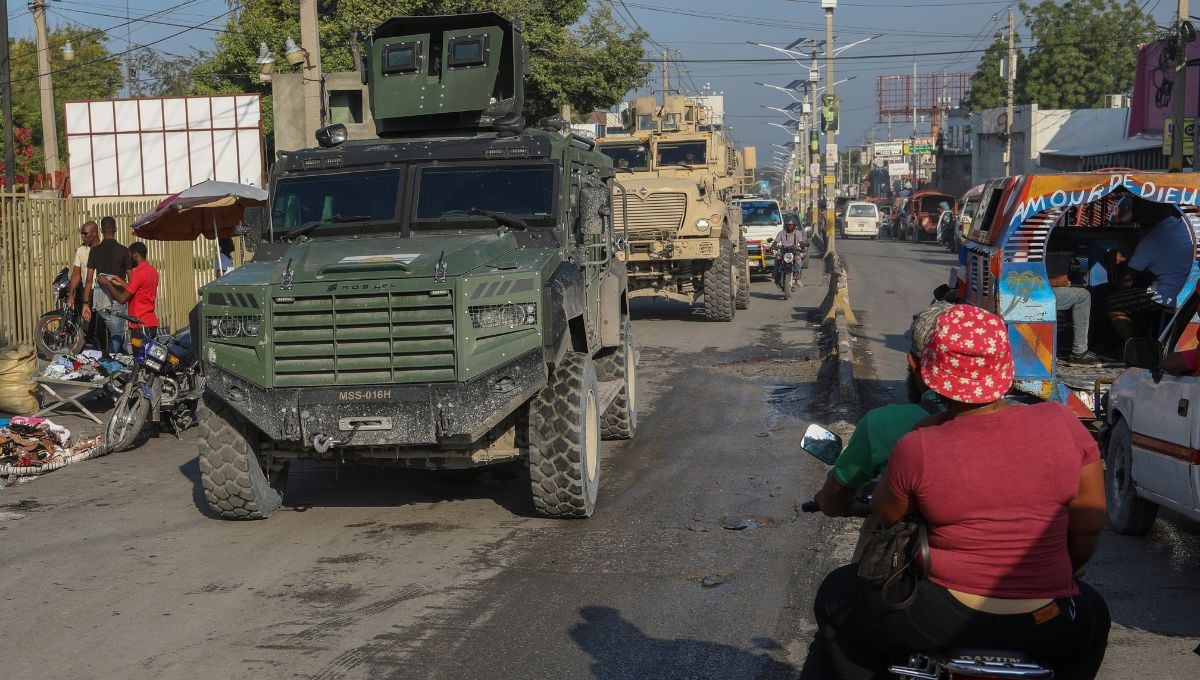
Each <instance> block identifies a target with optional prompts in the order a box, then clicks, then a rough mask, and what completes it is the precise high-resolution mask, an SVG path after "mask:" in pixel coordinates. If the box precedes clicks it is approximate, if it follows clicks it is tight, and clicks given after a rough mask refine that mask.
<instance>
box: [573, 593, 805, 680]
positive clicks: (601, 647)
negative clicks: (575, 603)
mask: <svg viewBox="0 0 1200 680" xmlns="http://www.w3.org/2000/svg"><path fill="white" fill-rule="evenodd" d="M579 615H580V617H582V618H583V623H579V624H576V625H575V626H574V627H573V628H571V631H570V635H571V639H572V640H574V641H575V643H576V644H577V645H579V648H580V649H582V650H583V651H585V652H587V653H588V654H589V655H590V656H591V657H592V658H593V659H594V660H595V661H594V662H593V663H592V666H591V671H592V676H593V677H595V678H598V679H599V680H642V679H643V678H689V679H690V678H714V679H715V678H756V679H758V680H783V679H784V678H794V677H796V672H797V671H796V669H795V668H794V667H793V666H791V665H789V664H786V663H782V662H780V661H777V660H775V659H774V658H772V657H771V656H770V655H769V654H766V653H755V652H748V651H746V650H743V649H739V648H737V647H734V646H732V645H725V644H720V643H716V642H706V641H703V640H692V639H674V640H661V639H658V638H654V637H650V636H649V635H646V634H645V633H644V632H642V630H641V629H639V628H638V627H637V626H635V625H634V624H633V623H631V622H630V621H628V620H626V619H625V617H623V616H622V615H621V613H620V612H619V611H618V610H616V609H613V608H612V607H584V608H582V609H580V610H579ZM753 644H754V645H755V646H756V647H758V648H760V649H764V650H769V649H779V648H780V646H779V644H778V643H776V642H775V641H773V640H767V639H762V638H759V639H756V640H754V641H753Z"/></svg>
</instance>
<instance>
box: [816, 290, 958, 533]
mask: <svg viewBox="0 0 1200 680" xmlns="http://www.w3.org/2000/svg"><path fill="white" fill-rule="evenodd" d="M949 308H950V305H948V304H946V303H937V304H934V305H933V306H932V307H928V308H926V309H925V310H923V311H922V312H921V313H920V314H917V315H916V316H914V317H913V323H912V328H910V329H909V338H910V340H909V350H908V380H907V384H908V402H907V403H903V404H888V405H886V406H880V407H878V408H874V409H871V410H870V411H867V412H866V414H864V415H863V417H862V418H861V419H860V420H859V421H858V426H857V427H856V428H855V429H854V434H853V435H851V437H850V442H849V443H847V444H846V448H845V449H844V450H843V451H842V453H841V455H839V456H838V459H837V462H836V463H834V466H833V469H831V470H830V471H829V476H828V477H826V478H825V485H824V486H823V487H821V490H820V491H818V492H817V496H816V501H817V505H818V506H819V507H820V508H821V512H823V513H825V514H826V515H828V516H830V517H845V516H847V515H849V514H850V512H851V509H852V506H853V505H854V499H855V498H857V497H858V494H859V492H861V491H862V488H863V487H864V486H866V485H867V484H868V483H870V482H871V481H873V480H874V479H876V478H877V477H879V475H880V474H882V473H883V470H884V468H886V467H887V461H888V457H889V456H891V455H892V447H894V446H895V445H896V442H898V441H900V438H901V437H903V436H904V435H906V434H908V433H909V432H910V431H911V430H912V429H913V428H914V427H916V426H917V424H918V423H920V422H921V421H922V420H924V419H925V418H928V417H929V416H930V415H932V414H934V413H940V412H941V410H942V405H941V401H940V400H939V399H938V395H937V393H936V392H934V391H932V390H930V389H929V388H928V387H927V386H926V385H925V383H924V381H922V379H921V350H923V349H924V348H925V344H926V343H927V342H928V341H929V338H930V336H932V335H933V331H934V329H936V328H937V320H938V317H939V316H941V315H942V313H943V312H945V311H946V310H947V309H949ZM864 524H865V523H864Z"/></svg>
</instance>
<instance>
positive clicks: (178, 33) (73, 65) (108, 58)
mask: <svg viewBox="0 0 1200 680" xmlns="http://www.w3.org/2000/svg"><path fill="white" fill-rule="evenodd" d="M194 1H195V0H189V2H187V3H184V4H190V3H191V2H194ZM241 7H242V6H241V5H240V4H239V5H235V6H234V7H232V8H231V9H229V10H226V11H224V12H222V13H220V14H218V15H217V16H215V17H213V18H211V19H206V20H204V21H202V22H200V23H199V24H196V25H193V26H189V27H187V28H185V29H183V30H181V31H176V32H175V33H172V34H171V35H168V36H165V37H162V38H159V39H158V40H152V41H150V42H148V43H144V44H142V45H137V46H134V47H132V48H130V49H127V50H125V51H124V52H117V53H115V54H110V55H108V56H106V57H101V58H99V59H93V60H91V61H86V62H83V63H79V64H76V63H74V62H72V63H71V64H69V65H67V66H63V67H61V68H57V69H53V70H51V71H50V73H51V74H54V73H61V72H63V71H69V70H71V69H73V68H83V67H84V66H91V65H92V64H99V63H101V62H105V61H111V60H113V59H119V58H120V57H123V56H125V55H127V54H130V53H132V52H135V51H137V50H139V49H142V48H145V47H150V46H151V45H157V44H158V43H160V42H166V41H167V40H170V39H171V38H176V37H179V36H181V35H183V34H184V33H187V32H188V31H190V30H193V29H195V28H197V27H199V26H202V25H204V24H208V23H212V22H214V21H216V20H218V19H222V18H224V17H227V16H229V15H230V14H233V13H234V12H236V11H238V10H239V9H241ZM164 11H166V10H164ZM40 75H41V74H38V75H32V76H27V77H25V78H16V79H11V80H9V81H8V83H7V84H8V85H12V84H13V83H22V82H25V81H28V80H37V79H38V78H39V77H40Z"/></svg>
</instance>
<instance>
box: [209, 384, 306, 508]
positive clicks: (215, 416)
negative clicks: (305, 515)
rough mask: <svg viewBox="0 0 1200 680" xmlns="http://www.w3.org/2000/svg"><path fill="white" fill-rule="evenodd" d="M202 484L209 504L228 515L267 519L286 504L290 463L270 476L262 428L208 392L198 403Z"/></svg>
mask: <svg viewBox="0 0 1200 680" xmlns="http://www.w3.org/2000/svg"><path fill="white" fill-rule="evenodd" d="M196 418H197V419H198V421H199V426H200V431H199V433H198V436H197V438H198V440H199V454H200V456H199V458H200V483H201V485H202V486H203V487H204V497H205V498H206V499H207V500H208V505H209V507H211V508H212V509H213V512H215V513H217V514H218V515H220V516H221V517H223V518H224V519H266V518H267V517H270V516H271V513H273V512H275V511H276V510H278V509H279V506H280V505H282V504H283V493H282V491H281V489H282V486H283V484H284V483H285V482H286V480H287V467H286V466H282V467H281V468H280V469H279V470H278V471H276V472H275V473H274V474H273V480H274V483H272V480H268V478H267V472H266V471H265V470H264V469H263V466H262V464H261V463H260V461H259V458H258V449H259V433H258V429H257V428H255V427H254V426H253V425H251V424H250V423H248V422H246V421H245V420H244V419H243V418H242V417H241V416H240V415H238V413H237V412H236V411H234V410H233V408H231V407H230V406H229V405H228V404H226V403H225V402H224V401H222V400H221V399H220V398H219V397H217V396H215V395H213V394H210V393H208V392H206V393H205V394H204V396H203V397H202V398H201V399H200V403H199V404H198V405H197V407H196Z"/></svg>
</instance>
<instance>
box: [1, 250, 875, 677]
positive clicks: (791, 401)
mask: <svg viewBox="0 0 1200 680" xmlns="http://www.w3.org/2000/svg"><path fill="white" fill-rule="evenodd" d="M822 278H823V277H822V275H821V273H820V272H816V273H814V272H811V271H810V272H808V273H807V274H806V277H805V280H806V282H807V284H808V285H807V286H806V287H804V288H803V289H802V290H801V291H800V292H799V293H798V295H797V296H795V297H793V298H792V299H791V300H790V301H784V300H782V299H779V295H778V293H777V292H776V291H774V290H773V287H772V286H771V284H770V283H769V282H759V283H756V284H755V285H754V287H753V293H754V300H753V305H752V308H751V309H750V310H748V311H742V312H738V315H737V318H736V320H735V321H734V322H733V323H730V324H717V323H708V322H705V321H704V320H703V318H702V317H701V315H700V313H699V309H698V308H695V307H693V308H689V307H688V306H686V305H682V304H678V303H663V302H656V301H638V303H637V305H636V309H635V324H634V327H635V333H636V336H635V337H636V340H637V343H638V345H639V347H640V352H641V364H640V369H639V371H640V383H639V384H640V389H639V392H640V396H641V399H642V402H641V422H640V425H639V430H638V432H637V437H636V439H634V440H633V441H631V442H610V443H605V445H604V447H603V461H602V465H601V474H602V476H601V498H600V502H599V506H598V509H597V512H596V514H595V516H594V517H592V518H591V519H588V520H579V521H552V520H547V519H542V518H538V517H536V516H533V515H532V512H531V507H530V502H529V500H528V495H529V490H528V479H527V473H526V471H525V470H524V468H522V467H520V466H508V467H503V468H491V469H488V470H486V471H472V472H463V473H453V474H451V473H426V472H408V471H393V470H382V471H381V470H379V469H374V468H354V469H351V468H342V469H340V470H336V469H334V468H333V467H330V466H315V465H314V466H308V467H305V468H303V469H300V470H293V473H292V476H291V479H290V486H289V489H288V493H287V496H286V498H285V508H284V509H282V510H280V511H279V512H278V513H276V514H275V516H273V517H272V518H271V519H270V520H268V521H262V522H248V523H247V522H242V523H239V522H225V521H220V520H217V519H213V518H211V517H209V516H208V515H207V510H206V509H205V507H204V501H203V496H202V494H201V492H200V490H199V473H198V470H197V466H196V461H195V446H196V444H195V430H194V429H193V430H192V431H189V432H187V433H185V435H184V437H183V439H182V440H181V441H176V440H175V439H173V438H171V437H169V436H163V435H160V436H157V437H154V438H151V439H149V440H148V441H146V442H145V443H143V444H142V445H141V446H140V447H139V448H137V449H135V450H132V451H129V452H125V453H120V454H114V455H111V456H108V457H105V458H101V459H96V460H92V461H88V462H85V463H83V464H79V465H75V466H71V467H68V468H65V469H63V470H60V471H57V472H54V473H53V474H49V475H46V476H44V477H42V478H39V479H36V480H34V481H32V482H30V483H28V484H24V485H21V486H17V487H12V488H8V489H3V490H0V510H4V511H8V512H16V513H19V514H23V515H24V517H23V518H22V519H19V520H7V521H0V545H2V546H3V549H2V550H0V591H2V593H3V594H2V595H0V601H2V602H3V605H2V606H0V612H2V614H0V621H2V622H3V623H2V625H3V627H4V631H5V633H4V636H3V637H5V638H6V639H7V640H8V641H9V642H8V643H7V644H8V645H11V646H10V648H9V649H8V650H7V652H6V654H5V660H4V661H3V662H2V666H0V667H2V668H3V670H2V671H0V676H2V677H5V678H21V679H24V678H37V679H39V680H47V679H52V678H83V677H91V678H123V679H136V678H247V677H255V678H262V679H269V678H320V679H323V680H331V679H335V678H345V679H353V678H579V677H599V678H611V679H617V678H650V677H659V678H685V677H686V678H790V677H795V676H796V675H797V672H798V669H799V668H800V667H801V666H802V664H803V662H804V658H805V654H806V649H807V645H808V641H809V638H810V636H811V632H812V622H811V603H812V598H813V592H814V588H815V585H816V584H817V583H818V582H819V580H820V577H821V576H822V575H823V574H824V573H826V572H827V571H828V570H829V569H830V568H831V567H832V566H833V565H834V564H836V563H841V562H843V561H844V560H845V559H846V557H847V555H848V550H849V548H848V546H849V545H850V544H851V543H852V541H853V539H854V537H855V534H854V532H853V530H852V529H851V528H849V525H848V524H847V523H846V522H841V521H829V520H825V519H823V518H818V517H814V516H812V515H802V514H800V513H799V508H798V506H799V503H800V502H801V501H803V500H806V499H808V498H811V495H812V493H813V492H814V490H815V489H816V488H817V486H818V484H819V482H820V480H821V479H822V478H823V474H824V470H823V467H822V466H821V465H820V464H819V463H817V462H816V461H814V460H812V459H810V458H809V457H808V456H806V455H804V454H803V453H801V452H800V451H799V449H798V446H797V445H798V442H799V437H800V434H801V432H802V431H803V427H804V426H805V425H806V424H807V421H808V414H809V413H810V412H811V411H812V410H813V409H814V408H815V405H814V403H813V402H814V401H818V400H816V399H814V394H813V380H814V377H815V375H816V371H817V366H818V363H819V361H818V360H817V359H816V358H815V357H816V356H817V348H816V326H815V324H814V323H813V315H814V314H815V308H816V307H817V306H818V304H819V302H820V300H821V297H822V295H823V293H824V291H825V285H824V283H823V281H822V280H821V279H822ZM67 420H68V421H69V423H70V424H71V425H75V426H79V425H80V424H81V422H82V421H80V420H78V419H74V418H71V419H67Z"/></svg>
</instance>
